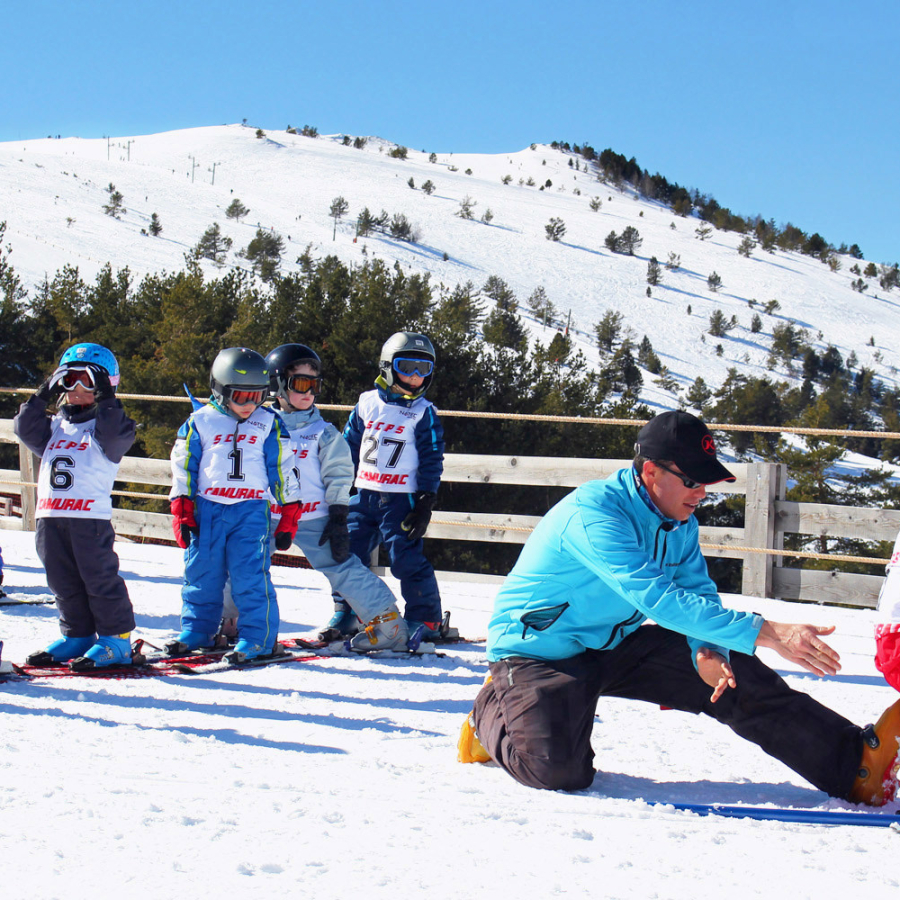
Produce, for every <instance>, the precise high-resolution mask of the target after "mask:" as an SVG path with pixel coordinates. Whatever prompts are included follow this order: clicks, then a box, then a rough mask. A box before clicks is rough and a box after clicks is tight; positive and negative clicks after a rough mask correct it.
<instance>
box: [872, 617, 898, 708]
mask: <svg viewBox="0 0 900 900" xmlns="http://www.w3.org/2000/svg"><path fill="white" fill-rule="evenodd" d="M875 666H876V667H877V669H878V671H879V672H881V674H882V675H884V680H885V681H887V683H888V684H889V685H890V686H891V687H892V688H896V689H897V690H898V691H900V623H894V624H893V625H876V626H875Z"/></svg>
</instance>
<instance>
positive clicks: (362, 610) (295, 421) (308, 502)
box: [266, 344, 409, 651]
mask: <svg viewBox="0 0 900 900" xmlns="http://www.w3.org/2000/svg"><path fill="white" fill-rule="evenodd" d="M266 365H267V366H268V369H269V378H270V390H271V392H272V393H273V394H274V395H275V397H276V400H275V403H276V406H277V408H278V412H279V414H280V415H281V417H282V418H283V419H284V421H285V424H286V425H287V427H288V429H290V433H291V438H292V439H293V441H294V466H295V470H296V472H297V475H298V477H299V480H300V483H301V484H302V485H303V498H304V503H303V518H302V520H301V522H300V525H299V527H298V528H297V533H296V535H295V536H294V543H295V544H296V545H297V546H298V547H299V548H300V549H301V550H302V551H303V554H304V556H306V558H307V559H308V560H309V562H310V565H312V567H313V568H314V569H316V570H317V571H319V572H321V573H322V574H323V575H324V576H325V577H326V578H327V579H328V581H329V582H330V584H331V587H332V589H333V590H335V591H339V592H340V593H341V595H342V596H343V597H344V598H345V599H346V601H347V603H348V604H349V605H350V608H351V609H352V611H353V613H354V614H355V616H356V617H357V619H358V621H360V622H362V623H364V625H363V628H362V631H361V632H360V633H359V634H357V635H355V636H354V637H353V638H352V640H351V641H350V646H351V649H354V650H360V651H365V650H384V649H387V650H394V649H401V650H405V649H406V641H407V639H408V637H409V632H408V630H407V626H406V622H405V621H404V620H403V618H402V617H401V615H400V611H399V610H398V609H397V604H396V602H395V600H394V595H393V594H392V593H391V592H390V590H389V589H388V587H387V585H386V584H385V583H384V582H383V581H382V580H381V579H380V578H378V576H377V575H375V574H374V573H373V572H371V571H370V570H369V569H368V567H367V566H365V565H363V563H362V562H361V561H360V559H359V557H357V556H354V555H353V554H351V553H350V537H349V533H348V530H347V512H348V509H347V508H348V504H349V500H350V486H351V485H352V483H353V459H352V458H351V456H350V448H349V447H348V446H347V442H346V441H345V440H344V439H343V437H342V436H341V433H340V432H339V431H338V430H337V429H336V428H335V427H334V425H331V424H330V423H328V422H326V421H325V420H324V419H323V418H322V416H321V414H320V413H319V411H318V409H316V406H315V402H316V396H317V395H318V394H319V392H320V391H321V390H322V361H321V360H320V359H319V356H318V354H316V353H315V351H313V350H311V349H310V348H309V347H307V346H306V345H305V344H283V345H282V346H280V347H276V348H275V349H274V350H273V351H272V352H271V353H269V355H268V356H267V357H266ZM342 607H343V604H342ZM322 636H323V639H325V640H328V639H334V640H336V639H338V638H340V636H341V635H340V633H339V632H334V633H333V634H325V633H323V635H322Z"/></svg>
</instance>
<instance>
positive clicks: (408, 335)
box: [379, 331, 436, 394]
mask: <svg viewBox="0 0 900 900" xmlns="http://www.w3.org/2000/svg"><path fill="white" fill-rule="evenodd" d="M395 359H421V360H425V361H428V362H430V363H431V367H430V368H429V371H428V373H427V374H424V375H423V378H424V379H425V380H424V381H423V382H422V387H421V388H420V389H419V393H420V394H424V393H425V391H427V390H428V388H429V386H430V385H431V380H432V378H434V364H435V361H436V355H435V352H434V345H433V344H432V343H431V341H430V340H428V338H427V337H425V335H424V334H417V333H416V332H414V331H398V332H397V333H396V334H392V335H391V336H390V337H389V338H388V339H387V340H386V341H385V342H384V346H383V347H382V348H381V361H380V364H379V367H380V369H381V377H382V378H383V379H384V382H385V384H387V386H388V387H392V386H393V385H394V384H395V383H396V376H397V372H395V371H394V360H395Z"/></svg>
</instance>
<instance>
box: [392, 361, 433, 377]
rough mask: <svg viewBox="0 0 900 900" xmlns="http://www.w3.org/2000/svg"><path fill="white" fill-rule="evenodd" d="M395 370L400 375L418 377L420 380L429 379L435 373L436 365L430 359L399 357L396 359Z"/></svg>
mask: <svg viewBox="0 0 900 900" xmlns="http://www.w3.org/2000/svg"><path fill="white" fill-rule="evenodd" d="M393 368H394V371H395V372H396V373H397V374H398V375H406V376H409V375H418V376H419V378H427V377H428V376H429V375H430V374H431V373H432V372H433V371H434V363H433V362H432V361H431V360H430V359H409V358H407V357H405V356H397V357H395V358H394V363H393Z"/></svg>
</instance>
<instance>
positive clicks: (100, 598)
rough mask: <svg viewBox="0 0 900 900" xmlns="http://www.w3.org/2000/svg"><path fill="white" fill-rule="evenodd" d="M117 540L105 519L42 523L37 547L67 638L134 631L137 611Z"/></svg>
mask: <svg viewBox="0 0 900 900" xmlns="http://www.w3.org/2000/svg"><path fill="white" fill-rule="evenodd" d="M115 538H116V534H115V531H114V530H113V527H112V525H111V524H110V522H109V521H108V520H106V519H75V518H69V517H65V516H53V517H50V516H48V517H46V518H42V519H38V520H37V528H36V530H35V545H36V547H37V552H38V556H39V557H40V558H41V562H42V563H43V564H44V568H45V569H46V571H47V584H48V585H49V587H50V590H51V591H53V593H54V594H55V595H56V606H57V608H58V609H59V629H60V631H61V632H62V633H63V635H64V636H65V637H89V636H90V635H92V634H99V635H103V636H109V635H113V634H125V633H126V632H130V631H132V630H133V629H134V610H133V608H132V606H131V599H130V598H129V596H128V588H127V587H126V586H125V581H124V580H123V579H122V576H121V575H120V574H119V557H118V556H116V551H115V550H114V549H113V542H114V541H115Z"/></svg>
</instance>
